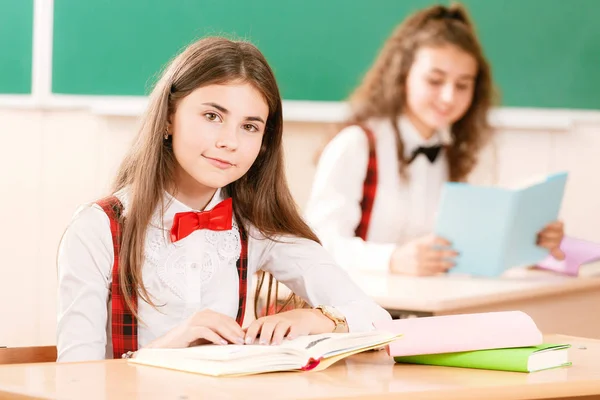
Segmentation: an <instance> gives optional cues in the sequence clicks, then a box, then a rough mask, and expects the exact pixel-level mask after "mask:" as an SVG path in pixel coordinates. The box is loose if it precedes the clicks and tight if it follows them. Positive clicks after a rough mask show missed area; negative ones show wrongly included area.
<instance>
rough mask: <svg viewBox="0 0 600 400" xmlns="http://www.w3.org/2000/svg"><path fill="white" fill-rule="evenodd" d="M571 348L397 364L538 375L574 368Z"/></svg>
mask: <svg viewBox="0 0 600 400" xmlns="http://www.w3.org/2000/svg"><path fill="white" fill-rule="evenodd" d="M569 347H571V345H569V344H543V345H540V346H533V347H517V348H512V349H493V350H478V351H465V352H460V353H444V354H425V355H417V356H407V357H394V360H395V361H396V362H397V363H409V364H424V365H439V366H444V367H462V368H477V369H493V370H497V371H514V372H536V371H543V370H545V369H550V368H557V367H566V366H569V365H571V363H570V362H569V354H568V349H569Z"/></svg>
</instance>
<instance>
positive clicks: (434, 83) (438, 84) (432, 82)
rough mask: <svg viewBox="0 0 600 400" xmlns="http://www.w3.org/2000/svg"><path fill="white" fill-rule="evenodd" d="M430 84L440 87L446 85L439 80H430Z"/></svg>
mask: <svg viewBox="0 0 600 400" xmlns="http://www.w3.org/2000/svg"><path fill="white" fill-rule="evenodd" d="M428 82H429V84H430V85H432V86H440V85H441V84H443V83H444V82H443V81H440V80H438V79H429V80H428Z"/></svg>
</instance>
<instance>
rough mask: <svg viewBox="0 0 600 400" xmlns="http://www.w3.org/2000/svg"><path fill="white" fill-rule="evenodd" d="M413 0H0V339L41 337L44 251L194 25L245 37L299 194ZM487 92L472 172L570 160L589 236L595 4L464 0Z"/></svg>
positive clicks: (571, 210) (594, 148) (597, 44)
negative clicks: (278, 101) (267, 77)
mask: <svg viewBox="0 0 600 400" xmlns="http://www.w3.org/2000/svg"><path fill="white" fill-rule="evenodd" d="M432 3H434V2H433V1H426V0H406V1H402V2H399V1H396V0H370V1H369V2H358V1H356V2H354V1H351V2H348V1H344V0H328V1H325V2H323V1H317V0H304V1H302V2H287V1H277V0H259V1H253V2H248V1H244V0H229V1H225V2H218V3H217V2H212V1H208V0H202V1H200V0H199V1H184V0H175V1H170V2H164V1H160V0H129V1H126V2H123V1H118V0H90V1H80V0H0V54H1V56H0V137H1V143H2V157H0V171H1V172H0V187H2V192H3V196H2V207H0V220H1V221H2V222H3V226H4V231H3V232H2V234H1V235H2V236H0V246H1V254H2V262H1V263H0V273H1V275H2V279H0V293H2V299H3V301H2V302H1V303H0V317H1V318H2V321H3V322H2V323H1V324H0V345H9V346H32V345H47V344H54V343H55V329H56V306H55V299H56V251H57V246H58V243H59V240H60V238H61V235H62V233H63V232H64V230H65V228H66V226H67V224H68V222H69V220H70V218H71V216H72V215H73V213H74V211H75V210H76V208H77V206H78V205H80V204H82V203H86V202H89V201H93V200H95V199H98V198H100V197H102V196H104V195H105V194H107V191H108V190H109V187H110V184H111V179H112V177H113V175H114V173H115V171H116V168H117V166H118V164H119V162H120V160H121V159H122V157H123V155H124V153H125V151H126V149H127V147H128V145H129V144H130V142H131V139H132V137H133V136H134V135H135V134H136V130H137V127H138V119H139V116H140V114H141V113H142V112H143V109H144V105H145V102H146V98H145V94H147V93H148V92H149V90H150V88H151V87H152V83H153V79H154V78H155V77H156V74H157V73H158V72H159V71H160V68H161V66H163V65H164V64H165V63H166V62H167V61H168V60H169V59H170V57H172V56H173V55H174V54H175V53H176V52H177V51H178V50H179V49H180V48H181V47H183V46H185V45H186V44H187V43H189V42H191V41H193V40H194V39H197V38H199V37H201V36H204V35H214V34H218V35H226V36H228V37H231V38H241V39H247V40H250V41H252V42H253V43H255V44H256V45H257V46H258V47H259V48H260V49H261V50H262V51H263V52H264V53H265V55H266V57H267V59H268V60H269V62H270V63H271V64H272V66H273V68H274V70H275V73H276V75H277V78H278V81H279V83H280V85H281V89H282V94H283V97H284V118H285V126H284V144H285V151H286V168H287V171H286V172H287V177H288V181H289V183H290V186H291V189H292V192H293V195H294V197H295V199H296V201H297V203H298V205H299V206H300V207H301V208H302V207H303V206H304V204H305V202H306V200H307V197H308V193H309V190H310V186H311V183H312V178H313V174H314V168H315V157H316V154H317V151H318V149H319V148H320V147H321V146H322V145H323V143H324V142H325V141H326V140H327V139H328V138H329V137H330V135H332V134H334V133H335V132H336V130H337V125H336V124H337V123H338V122H340V121H342V120H343V117H344V115H345V104H344V102H343V101H344V99H345V98H346V96H347V95H348V94H349V93H350V91H351V89H352V88H353V87H354V86H355V85H356V84H357V83H358V82H359V80H360V78H361V76H362V74H363V73H364V72H365V71H366V70H367V68H368V67H369V65H370V63H371V62H372V60H373V58H374V57H375V55H376V53H377V51H378V50H379V49H380V47H381V44H382V43H383V40H384V38H385V37H386V36H387V35H388V34H389V33H390V32H391V30H392V28H393V27H394V26H395V25H396V24H397V23H399V22H400V21H401V20H402V19H403V17H404V16H406V15H407V14H409V13H410V12H412V11H414V10H415V9H417V8H420V7H424V6H426V5H428V4H432ZM463 3H464V4H465V5H466V6H467V7H468V9H469V11H470V12H471V14H472V16H473V18H474V20H475V23H476V26H477V28H478V32H479V33H480V35H481V38H482V42H483V46H484V49H485V52H486V54H487V55H488V57H489V59H490V61H491V64H492V68H493V72H494V77H495V81H496V84H497V86H498V88H499V89H500V93H501V94H502V103H501V104H500V105H499V106H498V107H497V108H495V109H494V111H493V112H492V115H490V119H491V121H492V124H493V126H494V129H495V135H494V139H493V143H492V144H491V145H490V146H489V147H488V148H487V149H486V150H485V152H484V156H483V162H481V164H480V165H479V167H478V169H477V171H475V172H474V173H473V176H472V177H471V181H472V182H476V183H494V184H502V183H509V182H515V181H519V180H523V179H528V178H531V177H532V176H535V175H543V174H547V173H550V172H555V171H559V170H566V171H568V172H569V180H568V184H567V189H566V193H565V198H564V201H563V206H562V210H561V219H562V220H563V221H564V222H565V225H566V233H567V234H568V235H570V236H574V237H579V238H583V239H588V240H592V241H596V242H600V211H599V210H598V205H599V204H600V183H599V180H598V178H597V171H599V170H600V158H599V157H598V154H599V150H600V111H599V110H600V74H598V71H599V66H600V36H599V35H598V28H597V21H598V20H600V2H597V1H594V0H573V1H570V2H564V1H560V0H489V1H477V0H470V1H463Z"/></svg>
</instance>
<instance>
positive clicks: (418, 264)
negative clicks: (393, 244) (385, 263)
mask: <svg viewBox="0 0 600 400" xmlns="http://www.w3.org/2000/svg"><path fill="white" fill-rule="evenodd" d="M449 246H450V242H448V241H447V240H445V239H442V238H440V237H436V236H433V235H428V236H424V237H421V238H418V239H415V240H412V241H410V242H408V243H406V244H404V245H402V246H399V247H397V248H396V250H395V251H394V252H393V253H392V258H391V259H390V272H392V273H395V274H402V275H412V276H429V275H435V274H439V273H442V272H446V271H447V270H449V269H450V268H452V267H453V266H454V261H453V258H454V257H456V256H457V255H458V253H457V252H456V251H454V250H452V249H450V248H449Z"/></svg>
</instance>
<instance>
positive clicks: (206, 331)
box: [190, 326, 228, 344]
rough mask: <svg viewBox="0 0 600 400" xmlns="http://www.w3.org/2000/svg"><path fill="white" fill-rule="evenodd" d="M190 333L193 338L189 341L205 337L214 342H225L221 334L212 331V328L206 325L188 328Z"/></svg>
mask: <svg viewBox="0 0 600 400" xmlns="http://www.w3.org/2000/svg"><path fill="white" fill-rule="evenodd" d="M190 334H191V335H192V336H193V340H190V343H192V342H194V341H197V340H198V339H206V340H208V341H209V342H211V343H214V344H227V343H228V342H227V340H225V339H224V338H223V337H222V336H220V335H219V334H217V333H216V332H214V331H213V330H212V329H210V328H208V327H206V326H194V327H191V328H190Z"/></svg>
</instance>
